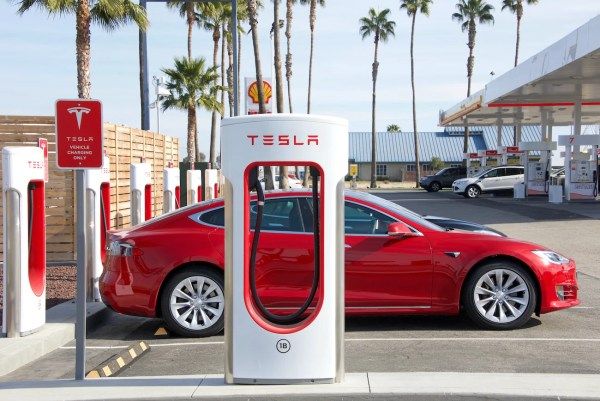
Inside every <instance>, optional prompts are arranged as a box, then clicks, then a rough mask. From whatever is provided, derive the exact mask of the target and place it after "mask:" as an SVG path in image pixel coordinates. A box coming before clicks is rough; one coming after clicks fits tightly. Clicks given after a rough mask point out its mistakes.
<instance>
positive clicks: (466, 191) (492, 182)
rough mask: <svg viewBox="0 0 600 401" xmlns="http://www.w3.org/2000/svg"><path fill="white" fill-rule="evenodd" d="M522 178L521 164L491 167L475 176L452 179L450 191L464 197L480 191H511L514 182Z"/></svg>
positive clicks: (523, 173) (523, 171)
mask: <svg viewBox="0 0 600 401" xmlns="http://www.w3.org/2000/svg"><path fill="white" fill-rule="evenodd" d="M524 180H525V169H524V167H523V166H500V167H492V168H490V169H489V170H486V171H484V172H482V173H480V174H479V175H477V176H475V177H471V178H462V179H460V180H456V181H454V182H453V183H452V191H453V192H454V193H455V194H458V195H463V196H464V197H465V198H477V197H478V196H479V195H481V194H482V193H494V192H506V191H513V190H514V188H515V184H518V183H522V182H523V181H524Z"/></svg>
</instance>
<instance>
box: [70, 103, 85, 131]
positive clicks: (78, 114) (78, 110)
mask: <svg viewBox="0 0 600 401" xmlns="http://www.w3.org/2000/svg"><path fill="white" fill-rule="evenodd" d="M67 111H68V112H69V113H70V114H75V118H76V119H77V128H79V129H81V120H82V119H83V115H84V114H88V113H89V112H90V109H88V108H87V107H81V106H78V107H71V108H70V109H67Z"/></svg>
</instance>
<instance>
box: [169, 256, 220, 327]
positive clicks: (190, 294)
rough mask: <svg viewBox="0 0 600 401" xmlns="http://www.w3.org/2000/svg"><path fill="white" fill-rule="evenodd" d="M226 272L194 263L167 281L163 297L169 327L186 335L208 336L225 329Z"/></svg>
mask: <svg viewBox="0 0 600 401" xmlns="http://www.w3.org/2000/svg"><path fill="white" fill-rule="evenodd" d="M224 307H225V296H224V286H223V275H222V274H220V273H218V272H215V271H213V270H211V269H208V268H206V267H201V266H198V267H191V268H186V269H184V270H182V271H181V272H179V273H177V274H175V275H174V276H173V277H171V278H170V279H169V281H168V282H167V283H166V285H165V287H164V289H163V291H162V297H161V308H162V315H163V319H164V321H165V323H166V325H167V327H168V328H169V329H170V330H171V331H173V332H175V333H177V334H179V335H181V336H185V337H206V336H211V335H215V334H218V333H219V332H220V331H221V330H223V324H224V323H223V320H224V318H223V310H224Z"/></svg>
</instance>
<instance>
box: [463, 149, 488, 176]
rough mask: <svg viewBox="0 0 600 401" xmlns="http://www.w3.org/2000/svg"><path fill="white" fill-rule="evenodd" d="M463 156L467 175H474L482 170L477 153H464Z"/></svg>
mask: <svg viewBox="0 0 600 401" xmlns="http://www.w3.org/2000/svg"><path fill="white" fill-rule="evenodd" d="M464 158H465V160H466V161H467V177H469V178H471V177H475V176H476V175H477V174H479V173H481V172H482V171H483V169H482V167H481V159H480V157H479V154H477V153H465V154H464Z"/></svg>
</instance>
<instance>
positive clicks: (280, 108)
mask: <svg viewBox="0 0 600 401" xmlns="http://www.w3.org/2000/svg"><path fill="white" fill-rule="evenodd" d="M279 39H280V35H279V0H273V42H274V43H273V45H274V47H275V50H274V52H273V63H274V64H275V87H276V91H275V94H276V102H277V113H283V112H284V111H285V110H284V108H285V105H284V104H283V77H282V75H281V50H280V40H279ZM279 184H280V185H279V188H280V189H288V188H289V184H288V168H287V166H281V167H280V168H279Z"/></svg>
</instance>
